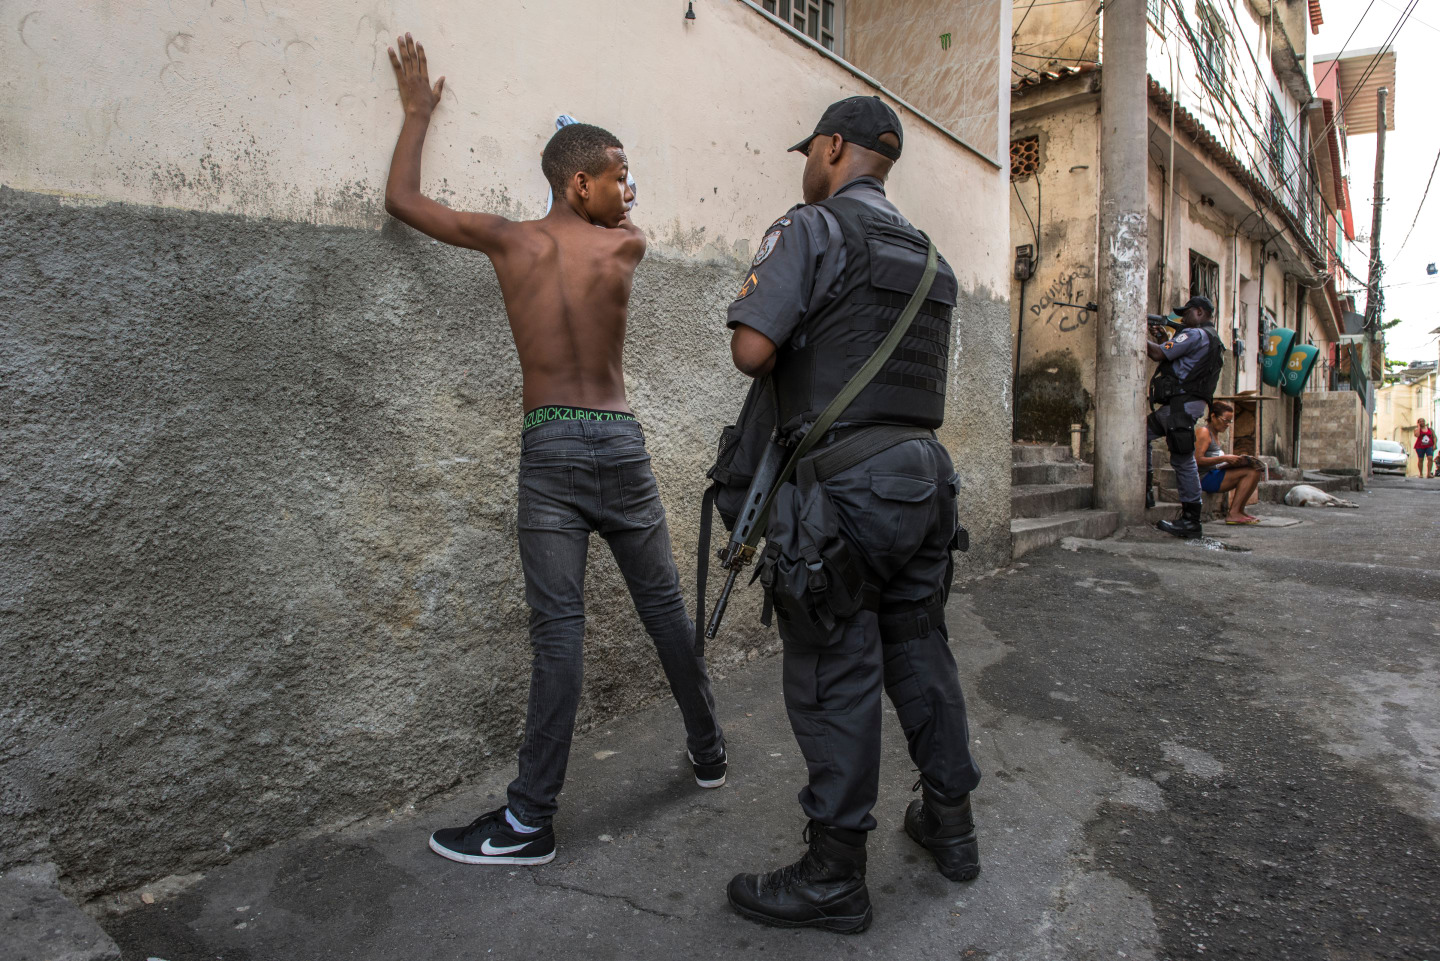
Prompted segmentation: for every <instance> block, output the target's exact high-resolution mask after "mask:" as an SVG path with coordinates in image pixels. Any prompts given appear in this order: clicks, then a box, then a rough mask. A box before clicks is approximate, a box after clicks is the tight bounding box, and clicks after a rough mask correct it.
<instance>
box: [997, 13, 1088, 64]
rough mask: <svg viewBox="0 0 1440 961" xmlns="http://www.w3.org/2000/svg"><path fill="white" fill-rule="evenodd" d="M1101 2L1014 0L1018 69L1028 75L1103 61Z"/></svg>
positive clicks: (1013, 14) (1012, 16) (1013, 17)
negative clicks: (1078, 63) (1080, 62)
mask: <svg viewBox="0 0 1440 961" xmlns="http://www.w3.org/2000/svg"><path fill="white" fill-rule="evenodd" d="M1099 14H1100V3H1099V0H1075V2H1073V3H1032V2H1030V0H1013V3H1012V12H1011V18H1012V19H1013V21H1014V23H1015V27H1014V33H1015V64H1014V66H1015V69H1016V71H1017V72H1019V73H1021V74H1024V73H1028V72H1033V71H1039V70H1056V69H1062V68H1065V67H1071V66H1074V65H1075V63H1076V61H1080V60H1086V61H1091V62H1093V61H1096V60H1099V59H1100V26H1099V19H1100V17H1099Z"/></svg>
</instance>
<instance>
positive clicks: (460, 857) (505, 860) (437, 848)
mask: <svg viewBox="0 0 1440 961" xmlns="http://www.w3.org/2000/svg"><path fill="white" fill-rule="evenodd" d="M430 850H432V851H434V852H435V853H436V854H438V855H440V856H441V857H442V858H446V859H447V860H450V861H458V862H459V863H461V864H522V865H524V864H549V863H550V862H551V861H553V860H555V852H554V851H551V852H550V853H549V854H545V855H541V856H540V857H538V858H511V857H504V856H502V855H498V854H497V855H494V856H491V855H486V854H461V853H460V852H459V851H452V850H450V849H449V848H447V847H445V846H444V845H443V844H441V843H440V842H438V841H436V840H435V837H434V835H431V837H430Z"/></svg>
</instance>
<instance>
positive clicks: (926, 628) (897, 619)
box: [880, 587, 949, 644]
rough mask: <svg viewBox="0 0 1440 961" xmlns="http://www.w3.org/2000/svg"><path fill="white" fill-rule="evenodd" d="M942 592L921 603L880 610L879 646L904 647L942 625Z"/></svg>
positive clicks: (910, 602)
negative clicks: (892, 645) (880, 644)
mask: <svg viewBox="0 0 1440 961" xmlns="http://www.w3.org/2000/svg"><path fill="white" fill-rule="evenodd" d="M947 593H949V591H948V587H947V589H946V590H939V591H936V592H935V593H934V594H932V595H930V596H929V597H928V598H926V599H925V600H923V601H906V602H902V603H898V604H882V605H881V606H880V642H881V643H882V644H906V643H908V642H910V641H914V640H918V639H919V638H922V637H928V636H930V632H931V631H933V630H935V629H936V628H938V627H940V626H941V625H943V624H944V623H945V595H946V594H947Z"/></svg>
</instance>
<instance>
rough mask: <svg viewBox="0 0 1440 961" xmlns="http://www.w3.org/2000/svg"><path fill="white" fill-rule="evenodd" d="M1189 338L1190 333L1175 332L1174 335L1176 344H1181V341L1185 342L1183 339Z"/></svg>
mask: <svg viewBox="0 0 1440 961" xmlns="http://www.w3.org/2000/svg"><path fill="white" fill-rule="evenodd" d="M1189 338H1190V335H1189V334H1188V333H1185V334H1176V335H1175V343H1177V344H1183V343H1185V341H1186V340H1188V339H1189Z"/></svg>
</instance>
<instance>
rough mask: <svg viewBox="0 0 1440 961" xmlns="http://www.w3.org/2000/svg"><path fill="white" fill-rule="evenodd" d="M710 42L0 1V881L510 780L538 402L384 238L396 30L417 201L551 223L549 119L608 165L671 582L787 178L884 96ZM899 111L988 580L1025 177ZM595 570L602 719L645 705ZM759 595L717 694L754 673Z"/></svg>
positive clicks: (413, 250) (122, 873)
mask: <svg viewBox="0 0 1440 961" xmlns="http://www.w3.org/2000/svg"><path fill="white" fill-rule="evenodd" d="M697 7H698V10H697V13H698V19H697V20H696V21H694V22H693V23H687V22H686V21H684V20H683V19H682V18H681V14H682V13H683V6H682V5H680V4H677V3H673V2H669V0H631V2H627V3H624V4H614V5H613V15H611V16H605V17H592V18H587V19H586V21H585V24H584V29H583V30H580V29H565V28H564V25H565V24H566V23H567V18H570V17H572V16H573V15H574V6H573V4H569V3H565V2H563V0H535V2H531V3H528V4H524V5H519V4H510V3H487V4H484V5H483V10H479V11H477V8H476V5H475V4H473V3H460V2H458V0H442V2H438V3H431V4H427V5H419V4H414V3H411V2H408V0H378V2H374V3H369V4H365V5H362V6H359V7H356V6H354V5H346V4H335V3H328V2H324V0H294V2H292V3H291V4H288V5H286V6H284V7H281V6H277V5H274V4H257V3H254V2H251V3H248V4H247V3H244V2H242V0H127V2H125V3H120V2H102V0H65V2H57V3H53V4H50V5H47V6H43V7H42V6H38V5H37V6H36V7H35V8H34V9H23V10H22V8H8V9H7V12H5V13H4V14H3V17H4V26H5V27H6V29H5V30H3V31H0V118H3V120H4V124H5V136H3V137H0V183H3V185H4V189H3V190H0V339H3V350H0V411H3V415H0V445H3V447H4V449H5V450H6V451H7V457H6V458H5V460H4V462H3V464H0V519H3V520H0V557H3V558H4V560H3V569H0V688H3V689H4V690H5V691H6V698H5V703H4V705H3V706H0V817H3V819H4V821H5V831H4V832H3V835H0V869H3V868H5V867H8V866H10V865H12V864H15V863H18V862H24V861H34V860H53V861H55V862H57V863H58V864H59V865H60V868H61V870H62V872H63V875H64V877H65V879H66V881H67V883H68V884H69V885H70V886H71V889H72V890H73V891H74V892H75V893H78V894H80V895H93V894H96V893H99V892H103V891H107V890H114V889H120V888H124V887H127V886H131V885H135V884H137V883H140V882H142V881H145V880H148V879H151V878H154V877H157V876H160V875H165V874H169V873H180V872H187V871H192V870H197V869H202V868H204V867H205V866H206V865H209V864H213V863H216V862H218V861H222V860H224V859H226V858H229V857H231V856H233V855H234V854H235V853H237V852H239V851H242V850H244V849H246V848H250V847H254V846H257V845H261V844H265V843H267V842H270V841H273V840H275V839H277V838H280V837H284V836H286V835H290V834H293V833H295V832H298V831H303V830H306V829H310V828H313V827H316V826H323V825H330V824H334V823H337V822H343V821H345V820H348V819H351V818H354V817H357V816H361V815H365V814H368V813H371V812H374V811H377V810H384V809H386V808H392V807H398V806H401V805H405V804H407V803H410V802H412V801H414V800H416V799H418V798H422V797H424V796H426V795H428V794H431V793H433V792H435V791H437V790H440V789H443V788H445V787H446V786H448V785H450V784H453V783H455V782H456V781H458V780H461V779H463V778H466V777H468V776H470V775H472V774H474V773H475V772H477V771H479V770H482V769H484V768H486V767H489V766H493V765H497V764H502V763H506V762H508V761H509V759H510V756H511V752H512V750H513V748H514V746H515V744H516V742H517V736H518V733H519V731H520V727H521V724H522V722H523V708H524V701H525V694H526V688H527V677H528V664H529V652H528V643H527V639H526V616H527V612H526V609H525V606H524V603H523V594H522V584H521V575H520V571H519V567H518V564H517V561H516V557H515V529H514V520H513V516H514V510H515V462H516V456H517V451H518V428H519V420H520V415H521V413H522V411H521V408H520V394H519V387H520V372H519V369H518V366H517V364H516V361H515V355H514V350H513V348H512V346H511V344H510V338H509V333H508V329H507V326H506V321H505V316H504V309H503V304H502V301H501V298H500V293H499V290H498V288H497V285H496V282H495V276H494V272H493V271H492V269H491V268H490V265H489V264H488V262H487V261H486V260H485V258H483V257H481V256H479V255H476V254H472V253H467V252H462V251H457V250H452V249H449V248H445V247H443V246H441V245H439V244H435V243H432V242H431V241H429V240H428V239H426V238H424V237H422V236H420V235H418V234H416V233H414V232H413V231H410V230H408V229H407V228H404V227H402V226H400V225H399V224H397V223H394V222H392V221H390V220H388V218H386V216H385V215H384V213H383V211H382V191H383V181H384V176H385V172H386V169H387V166H388V162H389V156H390V151H391V148H392V146H393V138H394V136H395V133H396V131H397V130H398V127H399V123H400V116H399V109H398V103H397V99H396V95H395V92H394V82H393V78H392V75H391V72H390V69H389V67H388V65H387V63H386V57H385V52H384V48H385V45H386V43H387V42H393V37H394V36H395V34H396V32H397V31H400V30H404V29H409V30H412V31H414V32H415V34H416V35H417V36H418V37H420V38H421V39H422V41H424V42H425V43H426V45H427V50H428V53H429V61H430V64H431V65H432V69H433V70H434V71H435V73H437V74H440V73H443V74H444V75H445V76H446V77H447V83H446V95H445V101H444V103H443V105H442V106H441V108H440V110H439V112H438V113H437V115H436V119H435V123H434V126H433V127H432V132H431V136H430V143H429V144H428V146H427V150H426V177H425V184H426V187H427V189H428V190H429V191H430V192H431V193H432V194H434V195H436V196H438V197H440V198H442V199H444V200H445V201H446V202H448V203H452V204H454V205H457V206H465V207H473V208H480V209H485V210H490V211H495V212H499V213H504V214H507V215H510V216H515V217H524V216H537V215H539V214H540V213H541V212H542V211H543V209H544V201H545V185H544V181H543V178H542V177H541V174H540V171H539V169H538V166H539V165H538V154H539V152H540V149H541V147H542V145H543V144H544V142H545V140H546V139H547V138H548V137H549V135H550V133H551V131H552V130H553V120H554V117H555V115H556V114H558V113H560V112H562V111H563V112H569V113H572V114H574V115H576V116H578V117H580V118H581V119H584V120H589V121H592V122H596V123H600V124H603V125H605V126H608V127H611V128H612V129H614V130H615V131H616V133H618V134H619V135H620V137H621V138H622V139H623V140H624V141H625V142H626V144H627V146H628V148H629V154H630V158H631V162H632V164H633V168H634V171H635V176H636V177H637V179H638V181H639V185H640V192H639V197H640V206H639V208H638V209H637V211H636V219H637V220H638V221H639V222H640V223H641V224H642V225H643V226H644V227H645V228H646V230H647V232H648V234H649V236H650V239H651V248H650V251H651V253H650V255H649V256H648V257H647V259H646V261H645V262H644V263H643V264H642V265H641V267H640V270H639V272H638V275H637V278H636V282H635V292H634V297H633V300H632V312H631V327H630V342H629V346H628V351H627V357H626V361H627V385H628V388H629V394H630V400H631V403H632V405H633V406H634V408H635V409H636V411H637V412H638V414H639V416H640V418H641V420H642V422H643V423H644V424H645V426H646V429H647V433H648V436H649V440H650V445H651V448H652V452H653V454H654V464H655V469H656V473H657V474H658V476H659V480H660V485H661V490H662V491H663V492H664V496H665V500H666V505H667V508H668V509H669V512H670V520H671V530H672V533H673V535H674V538H675V544H676V551H677V554H678V555H679V560H680V563H681V567H682V575H683V577H684V578H685V579H686V581H687V583H688V582H691V581H692V571H693V550H694V543H695V536H696V521H697V505H698V499H699V495H700V489H701V476H702V472H703V470H704V468H705V466H706V465H707V464H708V462H709V460H710V457H711V453H712V445H713V443H714V440H715V438H716V436H717V434H718V430H719V427H720V426H721V425H722V424H723V423H724V422H726V420H727V419H728V418H729V417H730V416H732V413H733V411H734V410H735V409H736V408H737V407H738V403H739V399H740V396H741V391H742V388H743V386H744V379H743V378H742V377H740V376H739V375H738V374H736V373H735V372H734V371H733V370H732V369H731V368H730V363H729V357H728V351H727V349H726V344H727V339H728V336H727V332H726V331H725V330H724V329H723V326H722V322H723V315H724V308H725V305H726V304H727V303H728V301H729V299H730V297H731V296H733V293H734V291H735V289H736V287H737V286H738V283H739V280H740V276H741V270H742V267H743V265H744V264H745V263H746V262H747V261H748V258H749V256H750V254H751V251H752V250H753V244H754V243H755V242H756V241H758V239H759V236H760V234H761V232H762V231H763V229H764V227H765V226H766V225H768V224H769V223H770V222H771V221H772V220H773V219H774V218H775V217H776V216H778V215H779V214H780V213H782V212H783V211H784V210H785V209H786V208H787V207H788V206H789V205H790V204H791V203H793V202H794V201H795V200H796V199H798V194H799V178H800V167H801V162H800V160H799V159H798V158H797V157H795V156H793V155H787V154H785V153H784V148H785V147H786V146H788V145H789V144H790V143H793V142H794V141H795V140H797V139H799V138H800V137H801V136H802V135H803V133H804V132H806V131H808V130H810V129H811V127H812V126H813V124H814V122H815V119H816V117H817V116H818V114H819V112H820V111H821V109H823V107H824V106H825V105H826V104H827V103H829V102H831V101H832V100H834V99H837V98H839V97H842V96H847V95H851V94H856V93H868V92H871V90H872V88H871V86H870V85H869V84H867V83H866V82H865V81H863V80H861V79H859V78H857V77H856V76H855V74H854V72H852V71H851V70H849V69H847V68H846V67H844V66H842V65H840V64H838V63H836V62H834V61H833V60H831V59H829V58H827V57H825V56H823V55H821V54H820V53H818V52H817V51H816V50H815V49H814V48H813V47H811V46H809V45H808V44H802V43H800V42H798V41H796V40H795V39H794V38H793V37H792V36H790V35H788V34H786V33H785V32H783V31H782V30H781V29H779V28H778V27H777V26H776V25H775V24H774V23H773V22H772V21H770V20H769V19H767V18H766V17H764V16H763V15H762V14H760V13H759V12H757V11H756V10H755V9H754V8H752V7H751V6H749V5H747V4H744V3H740V2H738V0H726V2H720V0H716V2H711V3H706V4H703V5H697ZM597 51H600V52H603V53H597ZM617 51H619V52H622V53H623V55H621V56H614V55H613V54H614V53H615V52H617ZM1001 59H1002V58H998V51H997V74H996V76H995V78H993V79H994V81H995V82H996V83H997V84H999V83H1000V82H1001V78H1000V76H999V73H998V71H999V66H998V63H999V62H1000V60H1001ZM897 109H899V111H900V114H901V117H902V119H903V121H904V123H905V124H906V134H907V136H906V150H905V158H904V160H903V161H902V162H901V163H900V165H899V166H898V168H897V171H896V173H895V175H894V177H893V180H892V190H891V194H892V196H893V197H894V198H895V199H896V201H897V202H898V203H899V205H900V207H901V208H902V209H904V210H906V211H908V212H909V213H910V214H911V216H912V217H913V218H914V219H915V221H916V223H917V224H918V225H919V226H921V227H922V228H923V229H925V230H927V231H929V232H930V233H931V235H932V236H933V237H934V238H935V240H936V242H937V243H938V244H939V246H940V248H941V249H942V250H943V251H944V252H945V254H946V255H947V257H948V258H949V259H950V261H951V263H952V264H953V265H954V267H955V270H956V273H957V275H958V276H959V280H960V284H961V287H962V296H961V301H960V306H959V309H958V310H957V314H956V328H955V336H954V341H953V343H952V345H951V355H952V364H951V383H950V415H949V419H948V421H947V424H946V430H945V432H944V435H943V436H944V439H945V440H946V442H947V443H948V444H949V445H950V446H951V449H952V451H953V452H954V454H955V457H956V463H957V466H958V467H959V470H960V473H961V476H962V479H963V481H964V482H965V484H966V490H965V493H964V502H963V505H962V513H963V518H964V521H965V523H966V524H967V526H969V527H970V528H971V530H972V531H973V532H974V540H973V543H974V544H975V545H976V548H975V549H974V550H972V552H971V554H970V555H968V557H967V558H966V559H965V560H964V564H965V565H966V567H967V569H971V570H983V569H986V568H989V567H993V566H996V565H999V564H1001V563H1004V562H1005V561H1006V560H1007V559H1008V551H1009V528H1008V521H1009V483H1008V479H1009V471H1010V458H1009V444H1008V440H1009V438H1008V419H1009V415H1008V409H1007V408H1006V405H1005V404H1004V403H1001V402H1000V399H1003V398H1006V397H1007V390H1008V383H1009V363H1008V360H1009V341H1008V335H1007V331H1006V328H1005V323H1004V317H1005V314H1006V311H1007V305H1006V300H1005V286H1006V283H1005V278H1006V271H1007V266H1006V262H1005V257H1004V246H1005V242H1004V222H1005V203H1006V201H1005V193H1006V191H1007V189H1008V185H1007V183H1006V181H1005V179H1004V175H1003V173H1002V172H1001V171H999V170H998V169H997V168H996V167H995V166H993V165H991V164H989V163H986V162H984V161H983V160H981V159H979V158H978V157H977V156H976V155H975V154H974V153H973V152H971V151H969V150H966V149H965V148H964V147H963V146H961V145H959V144H957V143H956V142H955V140H954V139H953V138H952V137H951V136H949V135H948V134H947V133H945V132H942V131H940V130H938V129H936V128H934V127H932V126H930V125H928V124H927V123H926V122H924V121H922V120H921V119H920V118H918V117H917V116H916V115H915V114H914V113H913V112H911V111H910V110H908V109H906V108H905V107H904V106H903V105H898V104H897ZM591 560H592V566H591V572H590V578H589V595H588V596H589V613H590V614H591V615H592V616H591V618H590V622H589V627H588V631H589V636H588V638H587V671H588V678H589V681H588V683H587V687H586V694H585V701H584V704H583V706H582V711H581V724H582V726H586V725H591V724H594V723H598V722H599V721H600V720H603V719H604V718H606V717H608V716H612V715H614V714H616V713H618V712H621V711H624V710H627V709H630V708H632V707H634V706H635V705H638V704H641V703H644V702H646V701H649V700H652V699H654V698H658V697H663V696H665V688H664V683H663V681H662V679H661V675H660V673H659V670H658V666H657V665H656V663H655V659H654V655H653V653H652V651H651V650H650V645H649V642H648V639H647V638H646V637H645V636H644V634H643V632H642V631H641V629H640V626H639V624H638V622H637V620H636V618H635V616H634V614H633V612H632V611H631V609H630V604H629V601H628V599H627V597H626V595H625V591H624V589H623V586H622V583H621V581H620V578H619V576H618V572H617V571H616V569H615V567H614V564H613V563H612V562H611V561H610V559H609V557H608V554H607V553H606V552H605V551H604V550H603V548H599V547H597V548H596V549H595V550H594V552H593V553H592V557H591ZM757 601H758V596H757V595H756V593H755V592H754V591H746V592H744V594H743V596H741V597H739V598H738V607H735V608H732V613H731V615H730V617H729V618H728V620H727V630H726V634H725V637H724V639H723V640H722V641H721V642H720V643H717V644H714V645H713V646H712V647H711V648H710V652H711V656H712V662H713V664H714V666H715V669H716V670H717V671H718V672H720V673H722V674H723V673H724V672H725V671H726V670H727V669H728V668H729V667H730V666H732V665H735V664H737V663H739V662H741V661H744V660H747V659H750V658H753V657H755V656H757V655H759V654H761V653H764V652H767V651H770V650H773V649H774V647H775V639H774V637H773V635H769V634H766V633H765V632H763V631H762V630H761V629H760V628H759V626H758V624H757V623H756V617H755V610H756V608H757V606H758V605H757ZM722 711H723V705H722ZM673 734H674V738H675V742H674V743H675V749H676V751H677V752H678V751H679V750H680V749H681V732H680V729H679V726H678V722H677V725H676V728H675V731H674V732H673Z"/></svg>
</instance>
